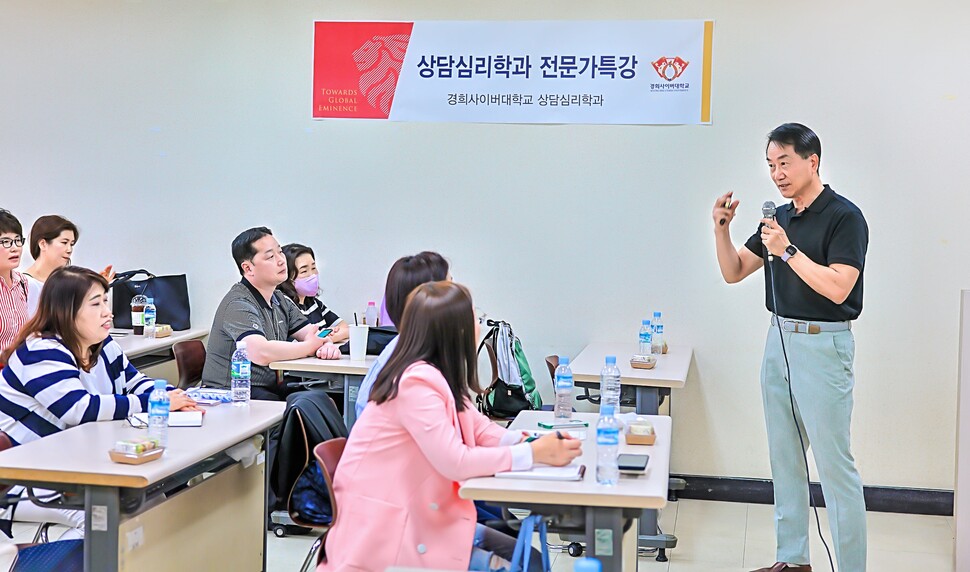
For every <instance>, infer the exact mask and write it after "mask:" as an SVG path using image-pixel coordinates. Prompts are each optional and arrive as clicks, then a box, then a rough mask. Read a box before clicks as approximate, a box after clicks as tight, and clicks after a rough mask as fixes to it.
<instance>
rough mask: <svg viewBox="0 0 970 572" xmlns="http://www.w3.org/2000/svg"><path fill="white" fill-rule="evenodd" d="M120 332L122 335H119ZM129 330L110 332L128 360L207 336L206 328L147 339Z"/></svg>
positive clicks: (191, 329)
mask: <svg viewBox="0 0 970 572" xmlns="http://www.w3.org/2000/svg"><path fill="white" fill-rule="evenodd" d="M119 332H122V333H119ZM131 332H132V331H131V330H111V337H112V338H114V340H115V341H116V342H118V345H119V346H121V350H122V351H123V352H125V355H126V356H128V359H131V358H136V357H139V356H143V355H146V354H150V353H153V352H156V351H158V350H167V349H169V348H171V347H172V346H173V345H175V342H181V341H183V340H198V339H202V338H204V337H206V336H208V335H209V329H208V328H190V329H188V330H182V331H181V332H172V335H170V336H165V337H164V338H154V339H149V338H146V337H145V336H136V335H134V334H132V333H131Z"/></svg>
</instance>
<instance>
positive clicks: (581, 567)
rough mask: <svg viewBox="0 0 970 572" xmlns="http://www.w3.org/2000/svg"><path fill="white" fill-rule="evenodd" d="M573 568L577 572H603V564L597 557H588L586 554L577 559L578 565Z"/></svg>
mask: <svg viewBox="0 0 970 572" xmlns="http://www.w3.org/2000/svg"><path fill="white" fill-rule="evenodd" d="M573 570H575V571H576V572H602V571H603V565H602V564H600V561H599V560H596V559H595V558H586V557H585V556H584V557H582V558H580V559H578V560H576V565H575V566H574V567H573Z"/></svg>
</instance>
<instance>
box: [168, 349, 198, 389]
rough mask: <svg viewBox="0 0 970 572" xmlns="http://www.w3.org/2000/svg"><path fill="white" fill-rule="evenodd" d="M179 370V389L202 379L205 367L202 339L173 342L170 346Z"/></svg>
mask: <svg viewBox="0 0 970 572" xmlns="http://www.w3.org/2000/svg"><path fill="white" fill-rule="evenodd" d="M172 353H174V354H175V365H176V366H177V367H178V372H179V384H178V387H179V389H188V388H189V387H192V386H193V385H195V384H196V383H198V382H199V381H201V380H202V368H203V367H205V344H204V343H202V340H185V341H181V342H175V344H174V345H173V346H172Z"/></svg>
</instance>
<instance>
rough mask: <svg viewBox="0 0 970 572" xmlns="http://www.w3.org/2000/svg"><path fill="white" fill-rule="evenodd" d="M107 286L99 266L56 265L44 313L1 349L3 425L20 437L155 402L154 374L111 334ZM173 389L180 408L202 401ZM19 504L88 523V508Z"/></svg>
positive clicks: (32, 516)
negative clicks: (129, 355)
mask: <svg viewBox="0 0 970 572" xmlns="http://www.w3.org/2000/svg"><path fill="white" fill-rule="evenodd" d="M107 292H108V283H107V281H106V280H105V279H104V277H103V276H101V275H100V274H98V273H96V272H94V271H92V270H88V269H87V268H80V267H77V266H66V267H63V268H59V269H57V270H55V271H54V272H52V273H51V275H50V277H49V278H48V279H47V282H46V283H45V284H44V289H43V291H42V292H41V295H40V303H39V305H38V308H37V314H36V315H34V317H33V318H32V319H31V320H30V321H28V322H27V323H26V324H25V325H24V327H23V328H22V329H21V331H20V334H19V335H18V336H17V338H16V340H15V341H14V343H13V344H12V345H10V346H8V347H7V348H6V349H5V350H4V351H3V353H2V354H0V362H2V363H5V364H6V367H4V368H3V370H2V371H0V431H3V432H4V433H6V434H7V435H8V436H9V437H10V439H11V441H13V443H14V444H15V445H20V444H23V443H27V442H29V441H34V440H36V439H40V438H42V437H44V436H47V435H51V434H53V433H57V432H58V431H62V430H64V429H67V428H68V427H73V426H75V425H80V424H82V423H88V422H91V421H103V420H111V419H125V418H126V417H128V415H130V414H132V413H139V412H142V411H147V410H148V395H149V393H151V391H152V389H153V387H154V380H152V379H150V378H148V377H146V376H145V375H144V374H142V373H140V372H139V371H138V370H136V369H135V368H134V366H132V365H131V363H130V362H129V361H128V358H127V357H125V354H124V352H122V350H121V347H120V346H118V343H117V342H115V341H114V340H113V339H112V338H111V336H109V335H108V331H109V330H110V328H111V319H112V314H111V309H110V308H109V307H108V300H107V297H108V296H107ZM169 397H170V399H171V409H172V410H173V411H174V410H178V409H195V408H197V406H196V404H195V402H194V401H192V400H191V399H190V398H189V397H188V396H186V395H185V393H184V392H183V391H182V390H171V391H169ZM19 504H20V505H22V506H20V507H19V508H18V509H17V510H16V512H15V514H14V519H15V520H18V521H25V522H38V521H40V522H63V523H64V524H67V525H68V526H69V527H73V529H74V530H69V531H68V532H73V533H74V534H75V535H79V534H80V531H81V530H83V527H84V514H83V511H63V510H53V509H41V508H40V507H35V506H33V505H32V504H30V503H29V502H27V501H21V503H19ZM65 519H66V520H67V522H65Z"/></svg>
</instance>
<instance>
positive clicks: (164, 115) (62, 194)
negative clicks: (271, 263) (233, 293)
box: [0, 0, 970, 488]
mask: <svg viewBox="0 0 970 572" xmlns="http://www.w3.org/2000/svg"><path fill="white" fill-rule="evenodd" d="M846 4H852V5H851V6H847V5H846ZM865 4H868V3H865ZM865 4H864V3H861V2H857V3H845V2H828V1H821V2H815V3H809V4H806V3H792V2H786V3H766V2H759V1H755V0H743V1H735V2H715V1H711V0H708V1H701V0H684V1H681V2H668V3H660V2H635V1H633V0H624V1H619V0H614V1H603V2H580V1H578V0H537V1H534V2H521V1H509V0H494V1H492V2H487V3H486V2H478V3H469V2H448V3H445V2H431V1H423V2H414V1H412V2H401V1H399V0H398V1H392V0H353V1H349V0H334V1H327V2H308V1H296V0H291V1H286V2H282V1H277V2H269V1H262V2H257V1H243V0H239V1H228V0H226V1H204V0H171V1H166V2H153V1H146V2H141V1H135V0H132V1H120V0H110V1H109V0H90V1H88V2H83V3H81V2H76V1H72V0H61V1H53V0H5V1H4V2H3V3H2V4H0V82H2V88H0V189H2V190H0V205H2V206H4V207H7V208H9V209H11V210H13V211H14V212H15V213H16V214H18V215H19V216H20V217H21V219H22V220H23V221H24V222H25V225H27V226H29V224H30V223H31V222H32V221H33V219H34V218H35V217H36V216H38V215H41V214H46V213H51V212H58V213H61V214H64V215H66V216H68V217H70V218H71V219H73V220H74V221H75V222H77V223H78V224H79V226H80V227H81V231H82V232H81V240H80V243H79V245H78V251H77V256H76V259H77V261H78V262H79V263H82V264H88V265H90V266H93V267H97V268H100V267H101V266H103V265H104V264H106V263H109V262H111V263H114V264H115V265H116V267H117V268H119V269H125V268H130V267H134V266H146V267H148V268H150V269H152V270H153V271H155V272H156V273H174V272H187V273H188V275H189V280H190V290H191V293H192V298H193V304H194V318H195V322H196V323H197V324H198V325H208V323H209V321H210V319H211V315H212V312H213V310H214V308H215V306H216V304H217V303H218V301H219V299H220V298H221V296H222V294H223V293H224V291H225V290H226V288H227V287H228V286H229V284H230V283H231V282H232V281H234V280H236V279H237V275H236V273H235V270H234V268H233V265H232V261H231V258H230V256H229V242H230V240H231V239H232V237H233V236H234V235H235V234H236V233H237V232H238V231H240V230H242V229H244V228H247V227H249V226H253V225H261V224H265V225H268V226H270V227H271V228H273V229H274V230H275V231H276V233H277V235H278V236H279V238H280V239H281V241H302V242H306V243H308V244H310V245H313V246H314V247H315V248H317V250H318V253H319V254H320V255H321V256H320V257H321V258H322V259H323V261H324V270H323V271H324V277H323V284H324V288H325V299H326V301H327V302H328V303H329V304H331V305H332V306H334V307H335V308H336V309H337V310H338V311H340V312H343V313H345V314H346V313H349V312H351V311H353V310H355V309H361V308H362V307H363V305H364V304H365V303H366V301H367V300H368V299H379V296H380V293H381V289H382V286H383V281H384V276H385V273H386V271H387V269H388V267H389V266H390V264H391V262H392V261H393V260H394V259H395V258H397V257H398V256H400V255H402V254H405V253H413V252H416V251H418V250H421V249H436V250H439V251H441V252H442V253H444V254H445V255H447V256H448V257H449V258H450V259H451V260H452V262H453V271H454V276H455V278H456V279H457V280H458V281H460V282H463V283H465V284H468V285H469V286H470V287H471V288H472V289H473V292H474V294H475V296H476V298H477V299H476V303H477V304H478V305H479V306H481V307H483V308H485V309H486V310H487V311H488V313H489V314H490V315H491V316H493V317H500V318H504V319H507V320H509V321H510V322H511V323H512V324H513V325H514V326H515V327H516V329H517V332H518V334H519V335H520V336H521V338H522V339H523V342H524V344H525V347H526V348H527V350H528V352H529V357H530V360H531V362H532V364H533V368H534V369H535V370H536V372H537V374H538V377H539V379H540V380H542V382H543V383H545V382H547V378H546V377H545V375H544V368H543V364H542V356H543V355H545V354H547V353H565V354H571V355H575V354H576V353H577V352H578V351H579V350H580V349H581V348H582V347H583V346H584V345H585V344H586V343H587V342H589V341H591V340H611V339H613V340H616V339H633V338H634V337H635V336H636V332H637V329H638V324H639V319H640V318H641V317H642V316H643V315H644V314H645V313H646V312H647V311H648V310H653V309H662V310H663V311H664V312H665V320H666V324H667V329H668V331H669V334H668V338H669V340H670V343H671V344H672V345H678V344H685V343H690V344H693V345H694V347H695V352H696V358H695V363H694V366H693V367H692V368H691V375H690V379H689V381H688V386H687V388H686V389H684V390H682V391H678V392H676V393H675V395H674V405H673V416H674V423H675V426H674V429H675V432H676V447H675V452H674V458H673V460H672V470H673V471H675V472H679V473H691V474H707V475H729V476H750V477H767V476H768V474H769V471H768V461H767V447H766V440H765V436H764V423H763V420H762V419H763V418H762V413H761V399H760V393H759V388H758V369H759V366H760V358H761V350H762V345H763V341H764V334H765V331H766V328H767V322H768V315H767V312H766V311H765V309H764V306H763V287H762V283H761V278H760V276H758V277H756V278H752V279H749V280H748V281H747V283H744V284H742V285H739V286H734V287H730V286H727V285H725V284H723V282H722V281H721V278H720V275H719V273H718V270H717V266H716V262H715V258H714V246H713V238H712V232H711V225H712V222H711V220H710V219H711V217H710V209H711V206H712V204H713V201H714V198H715V197H716V196H718V195H720V194H721V193H724V192H726V191H728V190H734V191H735V192H736V193H737V195H736V196H738V197H739V198H740V199H741V208H740V218H739V220H738V221H737V223H736V228H735V229H734V237H735V239H736V240H737V241H742V240H743V239H744V238H746V236H747V235H748V233H749V232H750V231H752V230H753V229H754V228H755V226H756V221H757V219H758V213H759V205H760V204H761V202H762V201H764V200H768V199H772V200H775V201H778V202H781V199H780V197H779V196H778V195H777V192H776V191H775V189H774V187H773V186H772V184H771V183H770V181H769V179H768V175H767V170H766V168H765V166H764V154H763V151H764V137H765V134H766V133H767V132H768V131H769V130H770V129H771V128H773V127H774V126H776V125H777V124H779V123H782V122H785V121H801V122H804V123H806V124H808V125H809V126H811V127H813V128H814V129H815V130H816V131H817V132H818V133H819V134H820V136H821V138H822V143H823V150H824V154H823V161H822V173H823V178H824V180H825V181H826V182H828V183H830V184H832V185H833V187H834V188H835V189H836V190H838V191H839V192H841V193H843V194H845V195H846V196H848V197H849V198H851V199H852V200H853V201H855V202H856V203H857V204H858V205H859V206H860V207H861V208H862V209H863V211H864V212H865V214H866V216H867V218H868V220H869V225H870V230H871V243H870V250H869V258H868V264H867V269H866V275H865V278H866V302H865V311H864V312H863V315H862V318H861V319H860V320H859V321H858V323H857V324H856V329H855V333H856V339H857V343H858V347H857V367H856V372H857V385H856V392H855V397H856V415H855V419H854V425H853V446H854V453H855V455H856V458H857V459H858V464H859V467H860V470H861V472H862V475H863V478H864V480H865V482H866V483H867V484H872V485H893V486H908V487H934V488H952V487H953V472H954V461H953V458H954V431H955V421H954V419H955V411H956V406H955V403H956V373H957V339H958V327H957V326H958V315H959V306H958V303H959V298H958V292H959V290H960V288H961V287H966V285H967V283H968V282H970V268H968V265H967V264H966V262H965V261H966V260H967V258H968V256H967V255H968V254H970V243H968V241H967V240H966V238H965V236H964V231H965V223H964V221H965V220H966V213H967V212H968V206H970V205H968V199H967V193H966V177H965V175H964V174H963V172H962V169H961V168H960V167H961V166H962V165H964V164H965V163H966V160H965V155H966V150H965V142H966V135H965V133H966V129H967V126H968V124H970V122H968V97H970V93H968V88H970V78H968V75H967V71H966V70H967V66H966V62H965V57H966V54H967V53H970V39H968V36H967V35H966V33H965V30H964V29H963V26H964V24H963V23H964V22H965V21H966V18H967V16H968V15H970V14H968V13H970V9H968V8H967V7H966V5H964V4H962V3H957V2H941V1H934V0H930V1H925V2H920V3H918V4H914V3H910V4H903V5H893V6H892V7H890V6H889V5H887V4H885V3H879V4H873V5H872V6H871V7H866V6H865ZM507 18H515V19H549V18H560V19H623V18H630V19H665V18H713V19H715V20H716V24H715V34H714V41H715V46H714V48H715V52H714V53H715V73H714V89H713V98H714V99H713V101H714V124H713V125H712V126H706V127H701V126H696V127H646V126H637V127H622V126H621V127H605V126H531V125H523V126H510V125H471V124H396V123H382V122H370V123H369V122H336V121H334V122H315V121H312V120H311V119H310V79H311V75H310V73H311V46H312V38H311V28H312V26H311V23H312V21H313V20H315V19H387V20H414V19H507ZM648 245H649V246H648ZM902 452H905V453H902Z"/></svg>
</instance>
